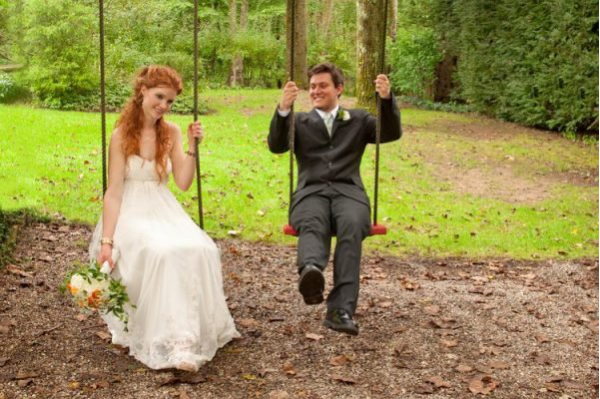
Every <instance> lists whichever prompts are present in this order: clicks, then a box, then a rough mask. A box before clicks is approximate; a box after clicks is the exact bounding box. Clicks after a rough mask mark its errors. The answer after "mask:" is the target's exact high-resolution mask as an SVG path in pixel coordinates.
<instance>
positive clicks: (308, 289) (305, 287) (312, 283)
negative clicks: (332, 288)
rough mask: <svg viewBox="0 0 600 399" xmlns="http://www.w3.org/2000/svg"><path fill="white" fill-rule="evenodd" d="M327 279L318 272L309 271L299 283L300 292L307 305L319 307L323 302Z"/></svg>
mask: <svg viewBox="0 0 600 399" xmlns="http://www.w3.org/2000/svg"><path fill="white" fill-rule="evenodd" d="M324 288H325V278H324V277H323V273H321V272H319V271H317V270H311V271H308V272H307V273H306V274H305V275H304V276H302V279H301V280H300V282H299V283H298V290H299V291H300V294H302V297H303V298H304V303H305V304H307V305H318V304H320V303H322V302H323V289H324Z"/></svg>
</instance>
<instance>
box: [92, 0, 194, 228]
mask: <svg viewBox="0 0 600 399" xmlns="http://www.w3.org/2000/svg"><path fill="white" fill-rule="evenodd" d="M98 8H99V13H98V14H99V24H100V113H101V125H102V195H103V196H104V194H105V193H106V188H107V172H106V165H107V162H106V147H107V146H106V81H105V72H104V71H105V70H104V64H105V56H104V0H98ZM198 31H199V26H198V0H194V122H195V121H197V120H198ZM198 144H199V143H198V140H195V142H194V147H195V151H196V187H197V188H198V221H199V224H200V228H202V229H204V217H203V212H202V180H201V179H200V153H199V152H198Z"/></svg>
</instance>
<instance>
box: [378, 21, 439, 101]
mask: <svg viewBox="0 0 600 399" xmlns="http://www.w3.org/2000/svg"><path fill="white" fill-rule="evenodd" d="M387 53H388V63H389V64H390V65H391V66H392V71H391V73H390V78H391V81H392V87H393V89H394V91H396V92H399V93H402V94H405V95H410V96H418V97H429V96H430V95H429V93H428V90H429V88H430V87H431V84H432V83H433V80H434V79H435V67H436V65H437V63H438V62H439V61H440V60H441V59H442V54H441V53H440V51H439V50H438V41H437V36H436V33H435V32H434V31H433V30H432V29H428V28H423V27H419V28H417V27H414V28H409V29H399V30H398V34H397V38H396V41H395V42H392V43H390V45H389V47H388V51H387Z"/></svg>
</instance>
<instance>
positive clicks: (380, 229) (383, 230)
mask: <svg viewBox="0 0 600 399" xmlns="http://www.w3.org/2000/svg"><path fill="white" fill-rule="evenodd" d="M283 234H285V235H286V236H294V237H298V232H297V231H296V229H294V228H293V227H292V226H291V225H289V224H286V225H285V226H283ZM386 234H387V227H385V225H383V224H374V225H372V226H371V231H370V232H369V235H370V236H381V235H386Z"/></svg>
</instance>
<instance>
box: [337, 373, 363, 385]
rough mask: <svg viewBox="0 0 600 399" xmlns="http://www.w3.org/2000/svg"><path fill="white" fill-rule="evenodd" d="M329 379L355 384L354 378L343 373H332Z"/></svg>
mask: <svg viewBox="0 0 600 399" xmlns="http://www.w3.org/2000/svg"><path fill="white" fill-rule="evenodd" d="M331 379H332V380H334V381H339V382H343V383H344V384H351V385H353V384H356V382H357V381H356V379H354V378H352V377H348V376H345V375H341V374H334V375H332V376H331Z"/></svg>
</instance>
